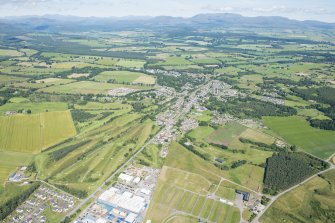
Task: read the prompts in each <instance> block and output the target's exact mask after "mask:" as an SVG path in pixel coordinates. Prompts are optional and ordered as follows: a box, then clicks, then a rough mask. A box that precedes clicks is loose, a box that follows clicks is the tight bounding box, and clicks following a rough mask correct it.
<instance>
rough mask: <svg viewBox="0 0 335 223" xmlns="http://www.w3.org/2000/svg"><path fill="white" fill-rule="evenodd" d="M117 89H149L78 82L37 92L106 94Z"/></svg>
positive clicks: (145, 88)
mask: <svg viewBox="0 0 335 223" xmlns="http://www.w3.org/2000/svg"><path fill="white" fill-rule="evenodd" d="M119 87H126V88H132V89H139V90H147V89H150V87H142V86H133V85H122V84H110V83H102V82H94V81H79V82H73V83H70V84H65V85H60V86H52V87H47V88H42V89H40V90H39V92H47V93H69V94H107V93H108V90H111V89H115V88H119Z"/></svg>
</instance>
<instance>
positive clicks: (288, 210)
mask: <svg viewBox="0 0 335 223" xmlns="http://www.w3.org/2000/svg"><path fill="white" fill-rule="evenodd" d="M322 176H323V177H322V178H321V177H319V176H316V177H314V178H312V179H311V180H309V181H308V182H306V183H304V184H303V185H301V186H299V187H297V188H295V189H294V190H292V191H290V192H288V193H286V194H284V195H283V196H281V197H280V198H278V200H276V201H275V202H274V203H273V204H272V205H271V207H270V208H269V209H268V210H267V211H266V212H265V214H264V215H263V216H262V217H261V219H260V222H262V223H280V222H314V223H325V222H333V221H334V210H335V203H334V199H335V171H334V170H331V171H328V172H326V173H325V174H322Z"/></svg>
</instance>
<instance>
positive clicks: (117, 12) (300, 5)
mask: <svg viewBox="0 0 335 223" xmlns="http://www.w3.org/2000/svg"><path fill="white" fill-rule="evenodd" d="M200 13H237V14H241V15H244V16H283V17H287V18H291V19H298V20H319V21H326V22H335V0H0V16H21V15H55V14H58V15H73V16H84V17H90V16H95V17H111V16H117V17H122V16H161V15H167V16H182V17H191V16H194V15H196V14H200Z"/></svg>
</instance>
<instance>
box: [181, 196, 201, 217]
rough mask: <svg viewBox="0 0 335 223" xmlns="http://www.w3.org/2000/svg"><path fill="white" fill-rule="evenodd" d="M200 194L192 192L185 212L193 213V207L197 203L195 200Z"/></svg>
mask: <svg viewBox="0 0 335 223" xmlns="http://www.w3.org/2000/svg"><path fill="white" fill-rule="evenodd" d="M198 197H199V196H198V195H197V194H194V193H191V197H190V198H189V202H188V203H187V206H186V207H185V209H184V210H185V212H187V213H192V210H193V207H194V205H195V201H196V200H197V198H198Z"/></svg>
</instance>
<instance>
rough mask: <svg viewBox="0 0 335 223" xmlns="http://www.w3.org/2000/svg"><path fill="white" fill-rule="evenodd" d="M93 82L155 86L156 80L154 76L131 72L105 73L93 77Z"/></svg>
mask: <svg viewBox="0 0 335 223" xmlns="http://www.w3.org/2000/svg"><path fill="white" fill-rule="evenodd" d="M92 80H95V81H101V82H107V81H110V80H114V81H115V83H121V84H122V83H132V84H150V85H151V84H155V78H154V77H153V76H150V75H147V74H144V73H140V72H131V71H104V72H102V73H100V74H98V75H97V76H95V77H93V78H92Z"/></svg>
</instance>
